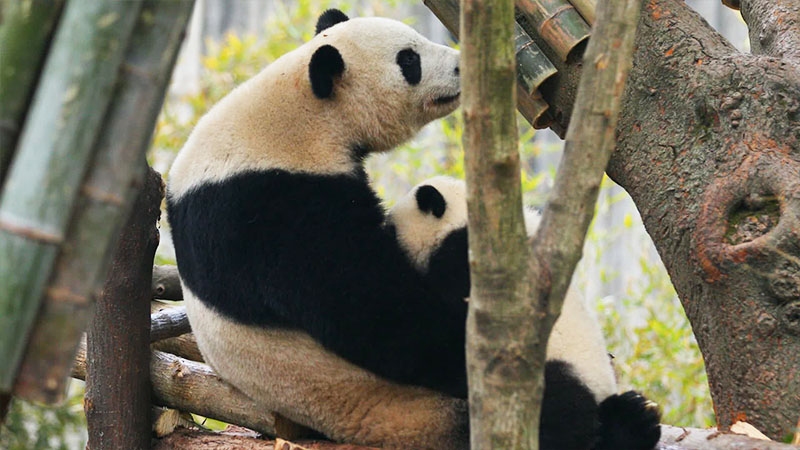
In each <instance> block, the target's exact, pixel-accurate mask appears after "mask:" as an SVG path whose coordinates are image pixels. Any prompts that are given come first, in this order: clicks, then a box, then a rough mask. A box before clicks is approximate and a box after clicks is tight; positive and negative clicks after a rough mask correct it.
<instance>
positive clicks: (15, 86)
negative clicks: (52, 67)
mask: <svg viewBox="0 0 800 450" xmlns="http://www.w3.org/2000/svg"><path fill="white" fill-rule="evenodd" d="M5 5H6V7H5V8H3V11H2V13H3V17H2V23H0V67H4V68H10V69H13V70H8V69H4V70H0V186H3V179H5V175H6V172H7V171H8V166H9V165H10V164H11V158H12V156H13V154H14V147H15V145H16V143H17V137H19V132H20V130H21V129H22V123H23V121H24V118H25V112H26V111H27V110H28V105H29V104H30V100H31V95H32V94H33V90H34V88H35V87H36V82H37V80H38V79H39V71H40V70H41V68H42V65H43V63H44V60H45V57H46V56H47V49H48V47H49V46H50V39H51V38H52V36H53V32H54V31H55V28H56V25H57V24H58V17H59V16H60V15H61V8H62V6H63V5H64V0H21V1H14V2H6V3H5Z"/></svg>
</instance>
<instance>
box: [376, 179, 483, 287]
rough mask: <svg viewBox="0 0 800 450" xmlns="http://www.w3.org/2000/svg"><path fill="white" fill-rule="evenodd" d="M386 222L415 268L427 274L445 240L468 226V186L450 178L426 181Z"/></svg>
mask: <svg viewBox="0 0 800 450" xmlns="http://www.w3.org/2000/svg"><path fill="white" fill-rule="evenodd" d="M387 222H388V224H389V225H390V226H392V227H394V229H395V232H396V234H397V239H398V241H399V243H400V245H401V247H403V250H405V252H406V253H407V254H408V256H409V257H410V259H411V261H412V262H413V263H414V265H415V267H417V269H419V270H422V271H426V270H427V268H428V263H429V261H430V257H431V254H432V253H433V252H434V251H435V250H436V249H437V248H438V247H439V245H440V244H441V243H442V241H443V240H444V239H445V238H446V237H447V236H448V235H449V234H450V233H451V232H453V231H455V230H458V229H462V228H464V227H465V226H466V224H467V189H466V185H465V184H464V181H463V180H458V179H455V178H451V177H447V176H438V177H434V178H431V179H429V180H426V181H423V182H422V183H420V184H418V185H416V186H414V188H412V189H411V191H409V193H408V194H406V195H405V196H404V197H403V198H401V199H400V200H399V201H398V202H397V203H396V204H395V205H394V206H393V207H392V209H391V210H389V213H388V214H387Z"/></svg>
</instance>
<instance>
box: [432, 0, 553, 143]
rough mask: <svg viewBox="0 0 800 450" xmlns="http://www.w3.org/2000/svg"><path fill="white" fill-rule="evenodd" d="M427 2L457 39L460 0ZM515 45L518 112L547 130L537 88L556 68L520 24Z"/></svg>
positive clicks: (532, 123)
mask: <svg viewBox="0 0 800 450" xmlns="http://www.w3.org/2000/svg"><path fill="white" fill-rule="evenodd" d="M424 3H425V5H426V6H427V7H428V9H430V10H431V11H432V12H433V13H434V14H435V15H436V17H438V18H439V20H440V21H441V22H442V23H443V24H444V25H445V27H447V29H448V30H450V32H451V33H453V35H454V36H458V33H459V26H458V24H459V3H458V0H425V1H424ZM514 44H515V51H516V57H517V109H519V111H520V112H521V113H522V115H523V117H525V119H526V120H528V122H530V124H531V125H533V126H534V127H535V128H539V129H541V128H545V127H546V126H547V120H545V117H547V116H546V115H545V112H546V111H547V109H548V105H547V102H545V101H544V99H542V96H541V94H540V93H539V92H538V90H537V89H538V88H539V86H540V85H541V84H542V83H543V82H544V81H545V80H547V79H548V78H550V77H551V76H553V75H555V74H556V68H555V66H553V63H551V62H550V60H549V59H547V56H545V54H544V52H542V50H541V48H539V46H538V45H536V43H535V42H533V40H532V39H531V37H530V35H528V33H527V32H526V31H525V30H524V29H522V27H521V26H520V25H519V24H517V23H515V24H514Z"/></svg>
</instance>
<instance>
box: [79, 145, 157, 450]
mask: <svg viewBox="0 0 800 450" xmlns="http://www.w3.org/2000/svg"><path fill="white" fill-rule="evenodd" d="M142 163H144V161H142ZM163 197H164V185H163V182H162V181H161V175H159V174H158V173H157V172H155V171H153V170H152V169H150V171H149V172H148V174H147V176H146V179H145V182H144V186H143V189H142V191H141V192H140V194H139V197H138V198H137V200H136V203H135V204H134V207H133V211H134V213H133V214H132V215H131V217H130V219H129V220H128V223H127V224H126V225H125V227H124V228H123V231H122V235H121V236H120V238H119V241H118V242H117V247H116V251H115V252H114V257H113V260H112V263H111V270H110V271H109V273H108V276H107V278H106V282H105V285H104V286H103V293H102V294H101V295H100V297H99V298H98V299H97V302H96V305H95V312H94V316H93V317H92V320H91V324H90V326H89V331H88V333H87V339H86V341H87V348H88V352H87V353H88V364H87V377H86V396H85V398H84V409H85V410H86V422H87V425H88V428H89V443H88V445H87V448H90V449H98V450H99V449H106V448H125V449H132V450H134V449H146V448H150V376H149V375H150V373H149V371H148V367H149V363H150V361H149V359H150V351H149V349H150V285H151V284H152V276H153V265H152V264H153V263H152V261H153V257H154V256H155V253H156V247H157V246H158V229H157V228H156V225H157V223H158V218H159V216H160V214H161V208H160V206H161V200H162V199H163Z"/></svg>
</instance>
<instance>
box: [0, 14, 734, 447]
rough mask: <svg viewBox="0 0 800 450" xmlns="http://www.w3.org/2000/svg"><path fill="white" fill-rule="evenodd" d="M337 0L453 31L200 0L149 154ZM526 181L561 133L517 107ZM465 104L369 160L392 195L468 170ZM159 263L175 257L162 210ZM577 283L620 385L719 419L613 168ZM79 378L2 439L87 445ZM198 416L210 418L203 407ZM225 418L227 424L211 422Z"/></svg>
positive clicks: (670, 418) (687, 331) (722, 22)
mask: <svg viewBox="0 0 800 450" xmlns="http://www.w3.org/2000/svg"><path fill="white" fill-rule="evenodd" d="M687 3H688V4H690V5H691V6H692V7H694V8H695V9H696V10H697V11H698V12H699V13H700V14H702V15H703V17H705V19H706V20H707V21H708V22H709V23H710V24H711V25H712V26H713V27H715V28H716V29H717V30H719V31H720V33H722V34H723V35H724V36H725V37H726V38H727V39H728V40H729V41H731V43H732V44H733V45H734V46H736V47H737V48H739V49H740V50H742V51H748V45H747V29H746V27H745V25H744V23H743V22H742V21H741V18H740V16H739V14H738V13H736V12H734V11H732V10H729V9H727V8H725V7H724V6H722V4H721V3H720V2H719V1H718V0H687ZM328 7H337V8H340V9H342V10H344V11H345V12H346V13H347V14H349V15H350V16H351V17H353V16H386V17H392V18H395V19H398V20H402V21H404V22H406V23H408V24H409V25H411V26H413V27H414V28H416V29H417V30H418V31H419V32H421V33H422V34H424V35H425V36H428V37H429V38H431V39H432V40H434V41H437V42H439V43H443V44H447V45H453V46H457V43H456V42H455V41H454V40H453V37H452V36H451V35H450V33H448V32H447V30H446V29H445V28H444V27H443V26H442V25H441V24H440V23H439V21H438V20H437V19H436V17H434V16H433V15H432V14H431V13H430V12H429V11H428V10H427V8H426V7H425V6H424V5H422V2H420V1H412V0H394V1H374V0H362V1H355V2H336V3H334V2H330V1H322V0H301V1H278V0H197V5H196V7H195V11H194V15H193V18H192V21H191V24H190V28H189V32H188V35H187V38H186V41H185V42H184V45H183V49H182V51H181V55H180V57H179V61H178V65H177V66H176V68H175V72H174V74H173V80H172V84H171V86H170V90H169V93H168V96H167V101H166V104H165V106H164V110H163V112H162V114H161V117H160V118H159V121H158V125H157V129H156V132H155V136H154V140H153V146H152V148H151V150H150V153H149V161H150V163H151V164H152V165H153V167H155V168H156V170H158V171H159V172H161V173H162V174H163V175H164V176H165V177H169V166H170V164H171V162H172V160H173V159H174V158H175V155H176V154H177V152H178V150H180V148H181V146H182V145H183V143H184V141H185V140H186V138H187V136H188V135H189V132H190V131H191V129H192V126H193V125H194V124H195V123H196V121H197V120H198V119H199V118H200V117H201V116H202V115H203V114H204V113H205V112H206V111H207V110H208V109H209V108H210V107H211V106H212V105H214V103H215V102H216V101H217V100H219V99H220V98H221V97H222V96H224V95H225V94H226V93H227V92H229V91H230V90H231V89H232V88H233V87H235V86H236V85H238V84H240V83H242V82H243V81H245V80H247V79H248V78H249V77H250V76H252V75H254V74H255V73H256V72H258V71H259V70H260V69H261V68H263V67H264V66H265V65H267V64H269V63H270V62H271V61H273V60H275V59H276V58H277V57H279V56H280V55H282V54H284V53H286V52H288V51H290V50H292V49H293V48H295V47H297V46H298V45H300V44H302V43H303V42H305V41H307V40H308V39H310V38H311V36H312V34H313V29H314V24H315V21H316V18H317V16H318V15H319V13H320V12H322V11H323V10H324V9H326V8H328ZM518 123H519V130H520V152H521V154H522V155H523V169H524V172H523V177H522V180H523V188H524V191H525V202H526V204H528V205H535V206H542V205H543V204H544V202H545V201H546V196H547V193H548V191H549V190H550V187H551V185H552V181H553V176H554V174H555V168H556V166H557V164H558V160H559V158H560V155H561V150H562V142H561V141H560V140H559V139H558V137H556V136H554V135H553V134H552V133H550V132H549V131H537V132H534V130H532V129H531V128H530V127H529V126H528V125H527V122H525V120H524V119H523V118H522V117H521V116H519V120H518ZM461 133H462V120H461V115H460V111H459V112H457V113H456V114H454V115H452V116H450V117H448V118H445V119H443V120H440V121H437V122H435V123H433V124H431V125H429V126H428V127H426V128H425V129H424V130H423V131H422V133H420V135H419V136H418V137H417V138H416V139H414V140H413V141H411V142H409V143H407V144H406V145H404V146H402V147H401V148H399V149H397V150H395V151H393V152H391V153H387V154H382V155H375V156H372V157H371V158H370V159H369V160H368V164H367V165H368V171H369V174H370V177H371V179H372V183H373V186H374V187H375V189H376V190H377V192H378V193H379V195H380V196H381V197H382V198H384V199H385V201H386V204H387V206H390V205H391V204H392V203H393V202H394V201H395V200H396V199H397V198H399V197H400V196H402V195H403V194H405V193H406V192H407V191H408V189H409V188H410V187H411V186H413V185H415V184H417V183H418V182H420V181H422V180H424V179H426V178H428V177H430V176H433V175H438V174H448V175H452V176H456V177H461V178H463V176H464V169H463V158H462V157H463V154H462V151H461ZM161 238H162V242H161V245H160V247H159V250H158V254H157V256H156V259H157V263H159V264H174V262H175V261H174V252H173V250H172V247H171V242H170V234H169V229H168V226H167V223H166V220H165V218H164V216H163V215H162V223H161ZM573 286H575V287H577V288H578V289H580V291H581V292H583V294H584V296H585V299H586V302H587V304H588V305H589V306H590V307H591V309H594V310H595V311H596V312H597V316H598V318H599V320H600V321H601V322H602V324H603V328H604V330H605V334H606V338H607V343H608V348H609V351H610V352H611V353H612V354H613V355H614V357H615V359H614V363H615V367H616V370H617V374H618V377H619V383H620V389H623V390H627V389H637V390H640V391H643V392H645V393H646V394H647V395H648V397H650V398H652V399H653V400H655V401H657V402H658V403H659V404H660V405H661V406H662V408H663V411H664V419H663V422H664V423H669V424H673V425H679V426H694V427H706V426H710V425H713V423H714V415H713V410H712V406H711V400H710V398H709V393H708V384H707V380H706V375H705V369H704V366H703V359H702V357H701V355H700V352H699V350H698V348H697V344H696V342H695V340H694V337H693V336H692V331H691V327H690V326H689V323H688V322H687V320H686V316H685V315H684V313H683V309H682V307H681V305H680V302H679V301H678V298H677V296H676V294H675V291H674V289H673V287H672V284H671V283H670V280H669V276H668V275H667V273H666V271H665V269H664V266H663V264H662V263H661V260H660V259H659V257H658V254H657V252H656V251H655V248H654V247H653V244H652V241H651V240H650V237H649V236H648V235H647V233H646V232H645V230H644V227H643V225H642V220H641V218H640V217H639V214H638V211H637V210H636V207H635V206H634V204H633V202H632V201H631V199H630V197H629V196H628V195H627V194H626V193H625V191H624V190H622V189H621V188H620V187H619V186H617V185H616V184H614V183H613V182H612V181H611V180H609V179H605V180H604V182H603V188H602V191H601V193H600V198H599V201H598V205H597V214H596V216H595V219H594V222H593V223H592V227H591V229H590V230H589V235H588V237H587V242H586V246H585V249H584V257H583V260H582V261H581V263H580V265H579V267H578V270H577V272H576V277H575V279H574V280H573ZM82 396H83V383H82V382H79V381H75V382H74V383H72V385H71V387H70V397H69V400H68V401H67V402H66V403H65V404H64V405H62V406H59V407H44V406H39V405H33V404H29V403H26V402H22V401H15V402H14V403H13V404H12V408H11V411H10V413H9V415H8V417H7V419H6V424H5V425H4V426H3V429H2V431H0V448H4V449H9V450H16V449H79V448H83V447H84V446H85V442H86V430H85V428H86V425H85V418H84V414H83V405H82ZM195 418H196V420H198V421H199V422H204V420H203V418H201V417H195ZM205 425H206V426H209V427H211V428H218V427H220V426H222V424H219V423H214V422H211V421H205Z"/></svg>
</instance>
